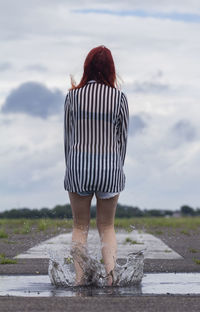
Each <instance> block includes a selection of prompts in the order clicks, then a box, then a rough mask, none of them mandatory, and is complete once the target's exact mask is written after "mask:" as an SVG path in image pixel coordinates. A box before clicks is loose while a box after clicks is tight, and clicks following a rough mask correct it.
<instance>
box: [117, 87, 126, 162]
mask: <svg viewBox="0 0 200 312" xmlns="http://www.w3.org/2000/svg"><path fill="white" fill-rule="evenodd" d="M128 129H129V107H128V100H127V97H126V95H125V94H124V93H123V92H122V93H121V107H120V116H119V134H118V135H119V146H120V154H121V159H122V165H124V162H125V156H126V149H127V141H128Z"/></svg>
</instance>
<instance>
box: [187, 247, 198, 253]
mask: <svg viewBox="0 0 200 312" xmlns="http://www.w3.org/2000/svg"><path fill="white" fill-rule="evenodd" d="M189 252H191V253H197V252H198V250H197V249H194V248H190V249H189Z"/></svg>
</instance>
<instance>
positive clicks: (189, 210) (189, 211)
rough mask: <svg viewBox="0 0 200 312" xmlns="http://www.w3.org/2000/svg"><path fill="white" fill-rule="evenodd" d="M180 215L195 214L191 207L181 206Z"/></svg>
mask: <svg viewBox="0 0 200 312" xmlns="http://www.w3.org/2000/svg"><path fill="white" fill-rule="evenodd" d="M180 210H181V214H182V215H185V216H193V215H194V214H195V211H194V209H193V208H192V207H190V206H187V205H183V206H181V209H180Z"/></svg>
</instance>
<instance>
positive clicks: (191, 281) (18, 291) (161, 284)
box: [0, 273, 200, 297]
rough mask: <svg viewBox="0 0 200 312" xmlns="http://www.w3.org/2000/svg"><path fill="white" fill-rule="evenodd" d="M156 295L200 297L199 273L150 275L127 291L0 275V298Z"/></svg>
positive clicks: (125, 289) (46, 278) (27, 276)
mask: <svg viewBox="0 0 200 312" xmlns="http://www.w3.org/2000/svg"><path fill="white" fill-rule="evenodd" d="M147 294H149V295H150V294H153V295H159V294H179V295H186V294H198V295H199V294H200V273H150V274H145V275H144V276H143V279H142V282H141V283H140V284H138V285H136V286H131V287H94V286H85V287H67V288H61V287H55V286H53V285H52V284H51V281H50V278H49V276H48V275H37V276H36V275H20V276H19V275H2V276H0V296H23V297H52V296H56V297H75V296H83V297H88V296H89V297H91V296H118V297H120V296H134V295H147Z"/></svg>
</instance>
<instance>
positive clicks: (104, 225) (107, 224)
mask: <svg viewBox="0 0 200 312" xmlns="http://www.w3.org/2000/svg"><path fill="white" fill-rule="evenodd" d="M96 223H97V229H98V231H99V232H103V231H107V230H112V229H114V220H106V219H105V220H98V219H97V222H96Z"/></svg>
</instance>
